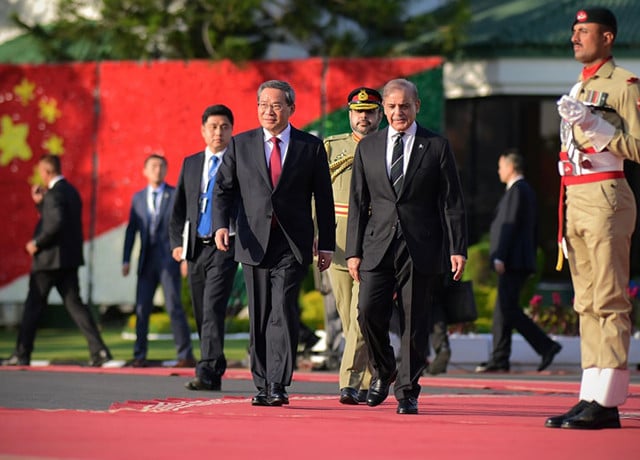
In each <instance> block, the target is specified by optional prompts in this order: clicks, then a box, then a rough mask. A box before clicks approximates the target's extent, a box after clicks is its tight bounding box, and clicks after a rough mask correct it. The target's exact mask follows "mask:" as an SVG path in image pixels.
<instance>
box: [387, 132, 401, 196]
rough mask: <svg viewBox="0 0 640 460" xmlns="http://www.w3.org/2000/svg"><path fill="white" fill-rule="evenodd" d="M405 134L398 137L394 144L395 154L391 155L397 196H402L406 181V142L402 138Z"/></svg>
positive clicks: (392, 174)
mask: <svg viewBox="0 0 640 460" xmlns="http://www.w3.org/2000/svg"><path fill="white" fill-rule="evenodd" d="M403 136H404V133H402V132H400V133H398V134H397V136H396V140H395V142H394V143H393V154H392V155H391V173H390V175H391V177H390V178H391V184H392V185H393V190H395V192H396V196H399V195H400V190H402V182H403V179H404V161H403V158H404V142H403V141H402V137H403Z"/></svg>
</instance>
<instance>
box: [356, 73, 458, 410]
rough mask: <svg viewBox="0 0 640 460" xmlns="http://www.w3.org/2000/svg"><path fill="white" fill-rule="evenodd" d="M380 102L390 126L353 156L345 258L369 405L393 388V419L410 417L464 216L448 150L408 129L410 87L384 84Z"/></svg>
mask: <svg viewBox="0 0 640 460" xmlns="http://www.w3.org/2000/svg"><path fill="white" fill-rule="evenodd" d="M382 96H383V104H382V105H383V108H384V113H385V115H386V117H387V121H388V122H389V126H388V127H387V128H385V129H383V130H381V131H378V132H376V133H372V134H370V135H368V136H367V137H365V138H364V139H362V140H361V141H360V143H359V144H358V148H357V149H356V155H355V158H354V162H353V174H352V178H351V194H350V197H349V216H348V224H347V225H348V231H347V245H346V251H345V256H346V259H347V266H348V268H349V272H350V273H351V276H352V277H353V278H354V279H355V280H356V281H359V282H360V293H359V297H358V312H359V313H358V321H359V323H360V328H361V330H362V333H363V336H364V339H365V342H366V343H367V347H368V351H369V358H370V359H371V361H372V364H373V367H374V370H375V372H374V378H373V380H372V382H371V385H370V386H369V393H368V395H367V404H368V405H369V406H377V405H379V404H381V403H382V402H383V401H384V400H385V399H386V397H387V395H388V393H389V387H390V385H391V383H392V382H393V381H394V380H395V382H396V383H395V386H394V391H395V396H396V399H397V400H398V407H397V413H398V414H417V413H418V395H419V394H420V385H418V379H419V378H420V376H421V374H422V370H423V368H424V366H425V362H426V353H427V350H428V340H429V332H430V316H431V310H432V303H433V296H434V293H435V292H436V289H437V288H438V287H439V286H440V285H441V283H442V276H443V273H444V271H445V267H444V263H443V261H444V260H445V259H444V256H443V251H444V252H445V254H447V255H448V256H449V258H450V260H451V271H452V272H453V278H454V279H455V280H458V279H460V277H461V276H462V272H463V269H464V265H465V262H466V251H467V232H466V219H465V209H464V203H463V199H462V190H461V187H460V180H459V178H458V171H457V168H456V164H455V159H454V157H453V153H452V152H451V149H450V147H449V142H448V141H447V140H446V139H445V138H443V137H441V136H439V135H437V134H436V133H433V132H431V131H428V130H427V129H425V128H423V127H422V126H420V125H418V124H417V123H416V121H415V120H416V115H417V113H418V111H419V110H420V99H419V97H418V90H417V88H416V87H415V85H414V84H413V83H411V82H409V81H407V80H403V79H398V80H391V81H390V82H388V83H387V84H386V85H385V87H384V90H383V94H382ZM443 222H444V224H443ZM444 232H446V233H447V236H448V238H446V237H445V234H444ZM445 241H448V245H447V246H445ZM394 293H396V294H397V297H398V299H397V300H398V304H399V305H401V306H402V308H401V320H400V321H401V334H402V335H401V345H400V355H401V360H400V365H399V368H398V369H396V359H395V356H394V353H393V349H392V347H391V344H390V342H389V322H390V318H391V307H390V305H392V304H393V296H394Z"/></svg>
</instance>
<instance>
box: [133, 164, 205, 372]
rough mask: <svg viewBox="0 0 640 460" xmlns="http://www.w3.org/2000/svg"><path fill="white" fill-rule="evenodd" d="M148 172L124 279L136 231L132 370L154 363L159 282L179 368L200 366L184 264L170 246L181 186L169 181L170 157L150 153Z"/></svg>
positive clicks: (135, 199)
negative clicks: (151, 346)
mask: <svg viewBox="0 0 640 460" xmlns="http://www.w3.org/2000/svg"><path fill="white" fill-rule="evenodd" d="M143 174H144V176H145V178H146V179H147V182H148V183H147V186H146V187H145V188H144V189H142V190H140V191H138V192H136V194H135V195H133V199H132V200H131V210H130V212H129V223H128V225H127V229H126V231H125V238H124V250H123V256H122V275H123V276H128V275H129V271H130V264H131V251H132V250H133V243H134V241H135V238H136V233H137V234H139V235H140V256H139V257H138V280H137V283H136V342H135V344H134V346H133V361H132V362H131V366H132V367H146V366H147V365H148V362H147V348H148V341H147V335H148V333H149V317H150V316H151V312H152V310H153V297H154V295H155V292H156V289H157V288H158V284H161V285H162V291H163V292H164V300H165V305H166V309H167V313H168V314H169V319H170V321H171V331H172V332H173V340H174V343H175V345H176V353H177V357H178V361H177V363H176V365H175V366H174V367H195V365H196V360H195V358H194V357H193V349H192V347H191V331H190V330H189V324H188V323H187V317H186V316H185V314H184V308H183V307H182V301H181V300H180V297H181V291H182V278H181V276H180V262H178V261H175V260H174V259H173V258H172V256H171V247H170V243H169V218H170V216H171V212H172V209H173V198H174V195H175V187H172V186H171V185H169V184H167V183H165V181H164V178H165V177H166V175H167V159H166V158H165V157H163V156H161V155H158V154H151V155H149V156H148V157H147V158H146V159H145V161H144V169H143Z"/></svg>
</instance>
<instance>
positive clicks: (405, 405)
mask: <svg viewBox="0 0 640 460" xmlns="http://www.w3.org/2000/svg"><path fill="white" fill-rule="evenodd" d="M417 413H418V400H417V399H416V398H405V399H400V400H399V401H398V409H397V410H396V414H410V415H414V414H417Z"/></svg>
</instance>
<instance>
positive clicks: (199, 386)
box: [184, 377, 222, 391]
mask: <svg viewBox="0 0 640 460" xmlns="http://www.w3.org/2000/svg"><path fill="white" fill-rule="evenodd" d="M184 387H185V388H186V389H187V390H192V391H220V389H221V388H222V379H221V378H219V377H218V378H213V379H211V380H206V379H201V378H199V377H196V378H195V379H193V380H191V381H190V382H187V383H185V384H184Z"/></svg>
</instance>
